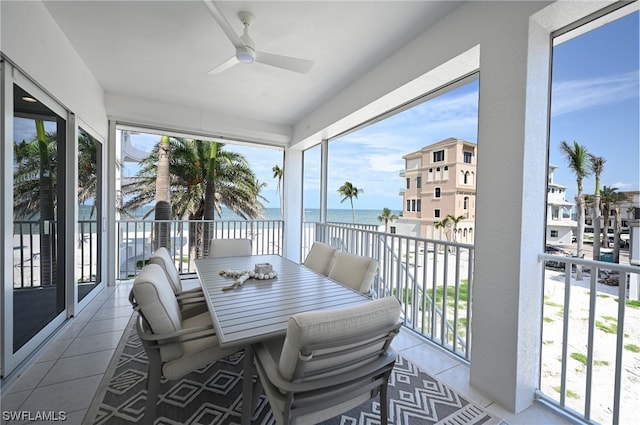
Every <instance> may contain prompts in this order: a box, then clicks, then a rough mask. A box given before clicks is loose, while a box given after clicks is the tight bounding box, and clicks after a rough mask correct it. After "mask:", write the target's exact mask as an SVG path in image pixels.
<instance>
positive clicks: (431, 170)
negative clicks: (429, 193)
mask: <svg viewBox="0 0 640 425" xmlns="http://www.w3.org/2000/svg"><path fill="white" fill-rule="evenodd" d="M427 181H428V182H432V181H433V168H429V173H427Z"/></svg>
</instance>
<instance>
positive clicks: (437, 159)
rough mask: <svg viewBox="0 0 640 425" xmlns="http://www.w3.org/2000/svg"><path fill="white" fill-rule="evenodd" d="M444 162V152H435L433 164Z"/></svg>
mask: <svg viewBox="0 0 640 425" xmlns="http://www.w3.org/2000/svg"><path fill="white" fill-rule="evenodd" d="M442 161H444V150H441V151H435V152H434V153H433V162H442Z"/></svg>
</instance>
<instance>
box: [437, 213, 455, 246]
mask: <svg viewBox="0 0 640 425" xmlns="http://www.w3.org/2000/svg"><path fill="white" fill-rule="evenodd" d="M450 220H451V219H450V218H449V216H446V217H445V218H443V219H442V220H438V221H435V222H434V223H433V227H434V228H436V229H446V230H445V232H444V235H445V237H446V238H447V241H448V240H449V231H450V229H449V226H450V225H449V221H450Z"/></svg>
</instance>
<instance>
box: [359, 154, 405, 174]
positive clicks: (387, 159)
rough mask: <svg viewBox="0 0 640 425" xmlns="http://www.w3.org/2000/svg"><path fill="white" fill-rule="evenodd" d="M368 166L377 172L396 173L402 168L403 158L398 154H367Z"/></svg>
mask: <svg viewBox="0 0 640 425" xmlns="http://www.w3.org/2000/svg"><path fill="white" fill-rule="evenodd" d="M367 160H368V161H369V167H370V168H373V169H374V170H376V171H379V172H392V173H398V172H400V171H402V170H403V169H404V160H403V159H402V158H401V157H399V156H390V155H383V154H376V155H368V156H367Z"/></svg>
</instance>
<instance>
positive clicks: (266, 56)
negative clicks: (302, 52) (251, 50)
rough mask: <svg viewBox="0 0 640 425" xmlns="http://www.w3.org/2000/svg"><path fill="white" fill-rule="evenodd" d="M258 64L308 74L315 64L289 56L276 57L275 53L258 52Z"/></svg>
mask: <svg viewBox="0 0 640 425" xmlns="http://www.w3.org/2000/svg"><path fill="white" fill-rule="evenodd" d="M256 62H260V63H263V64H265V65H271V66H275V67H276V68H282V69H286V70H288V71H293V72H298V73H300V74H306V73H307V72H309V70H310V69H311V67H312V66H313V64H314V62H313V61H310V60H307V59H299V58H292V57H289V56H282V55H275V54H273V53H265V52H256Z"/></svg>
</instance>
